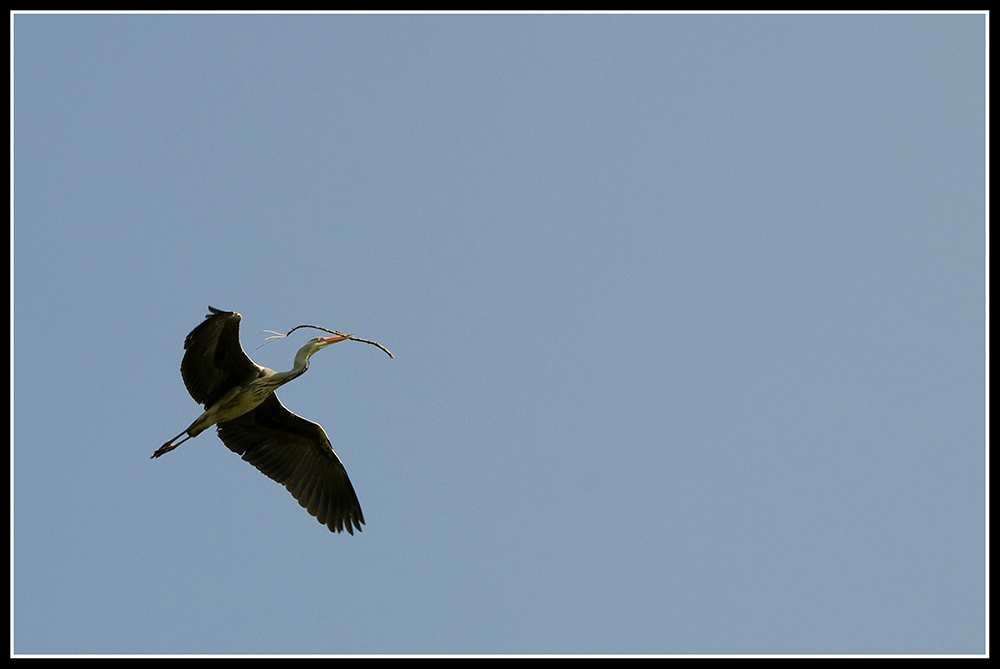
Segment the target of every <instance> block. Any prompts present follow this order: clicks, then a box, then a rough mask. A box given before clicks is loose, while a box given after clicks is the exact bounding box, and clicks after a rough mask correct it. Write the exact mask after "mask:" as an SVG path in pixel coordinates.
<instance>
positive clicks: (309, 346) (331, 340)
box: [295, 335, 354, 363]
mask: <svg viewBox="0 0 1000 669" xmlns="http://www.w3.org/2000/svg"><path fill="white" fill-rule="evenodd" d="M353 336H354V335H343V336H340V337H316V338H315V339H310V340H309V341H307V342H306V345H305V346H303V347H302V348H300V349H299V352H298V353H297V354H296V355H295V360H296V363H298V361H299V360H300V359H301V361H302V362H307V361H308V360H309V358H310V357H312V354H313V353H315V352H316V351H319V350H322V349H324V348H326V347H327V346H329V345H330V344H336V343H337V342H339V341H344V340H346V339H350V338H351V337H353Z"/></svg>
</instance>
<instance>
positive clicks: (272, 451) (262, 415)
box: [218, 393, 365, 534]
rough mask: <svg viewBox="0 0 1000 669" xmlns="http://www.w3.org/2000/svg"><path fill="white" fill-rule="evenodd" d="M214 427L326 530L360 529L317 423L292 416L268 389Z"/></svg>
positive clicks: (351, 496)
mask: <svg viewBox="0 0 1000 669" xmlns="http://www.w3.org/2000/svg"><path fill="white" fill-rule="evenodd" d="M218 430H219V437H220V438H221V439H222V441H223V443H225V444H226V446H227V447H228V448H229V450H231V451H233V452H234V453H238V454H240V455H242V456H243V459H244V460H246V461H247V462H249V463H250V464H252V465H253V466H254V467H256V468H257V469H259V470H260V472H261V473H262V474H264V475H265V476H267V477H269V478H271V479H273V480H275V481H277V482H278V483H280V484H282V485H283V486H285V487H286V488H288V492H290V493H292V497H294V498H295V499H297V500H298V501H299V504H301V505H302V507H303V508H305V509H306V510H307V511H308V512H309V513H310V514H312V515H313V516H316V520H318V521H319V522H321V523H322V524H324V525H326V526H327V527H329V528H330V531H331V532H340V531H342V530H343V529H344V528H345V527H346V529H347V531H348V532H350V533H351V534H354V528H357V529H358V531H360V530H361V525H362V523H364V522H365V519H364V516H363V515H361V504H360V503H359V502H358V496H357V495H356V494H355V493H354V486H352V485H351V479H350V478H348V476H347V470H345V469H344V465H343V464H341V462H340V458H338V457H337V454H336V453H334V452H333V447H332V446H330V439H329V438H328V437H327V436H326V432H325V431H324V430H323V428H322V427H321V426H320V425H318V424H316V423H314V422H312V421H310V420H306V419H305V418H302V417H301V416H296V415H295V414H293V413H292V412H291V411H289V410H288V409H286V408H285V406H284V405H283V404H282V403H281V402H279V401H278V398H277V396H276V395H274V394H273V393H272V394H271V395H270V396H269V397H268V398H267V399H266V400H264V402H263V403H262V404H261V405H260V406H258V407H257V408H256V409H254V410H252V411H248V412H247V413H245V414H243V415H242V416H240V417H239V418H236V419H234V420H230V421H226V422H224V423H219V425H218ZM352 524H353V527H352Z"/></svg>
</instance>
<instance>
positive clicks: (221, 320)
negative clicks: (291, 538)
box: [153, 307, 365, 534]
mask: <svg viewBox="0 0 1000 669" xmlns="http://www.w3.org/2000/svg"><path fill="white" fill-rule="evenodd" d="M209 311H211V313H210V314H209V315H208V316H207V317H206V318H205V320H204V321H203V322H202V323H201V324H200V325H199V326H198V327H196V328H195V329H194V330H192V331H191V334H189V335H188V336H187V339H185V340H184V350H185V354H184V359H183V361H182V362H181V377H182V378H183V379H184V385H185V386H187V389H188V392H189V393H191V397H193V398H194V400H195V401H196V402H198V403H200V404H203V405H205V412H204V413H202V415H201V416H199V417H198V419H197V420H195V421H194V422H193V423H192V424H191V425H190V426H189V427H188V428H187V429H186V430H184V432H181V433H180V434H179V435H177V436H176V437H174V438H173V439H171V440H170V441H168V442H167V443H165V444H164V445H163V446H161V447H160V448H159V449H157V451H156V452H155V453H153V457H154V458H158V457H160V456H161V455H163V454H164V453H168V452H170V451H172V450H174V449H175V448H177V447H178V446H179V445H180V444H182V443H184V442H185V441H187V440H188V439H191V438H193V437H197V436H198V435H199V434H201V433H202V432H204V431H205V430H207V429H208V428H210V427H211V426H212V425H217V426H218V427H217V429H218V432H219V438H220V439H222V441H223V443H224V444H225V445H226V446H227V447H228V448H229V450H231V451H233V452H235V453H238V454H239V455H241V456H243V459H244V460H246V461H247V462H249V463H250V464H252V465H253V466H254V467H256V468H257V469H258V470H260V471H261V473H263V474H264V475H266V476H268V477H269V478H271V479H273V480H275V481H277V482H278V483H281V484H282V485H284V486H285V487H286V488H287V489H288V491H289V492H290V493H291V494H292V496H293V497H295V499H297V500H298V501H299V504H301V505H302V506H303V507H304V508H305V509H306V510H307V511H309V513H310V514H312V515H313V516H316V519H317V520H319V522H321V523H323V524H324V525H326V526H327V527H328V528H330V531H331V532H340V531H342V529H344V528H345V527H346V529H347V531H348V532H350V533H351V534H354V529H355V528H356V529H358V530H359V531H360V530H361V525H362V524H363V523H364V522H365V520H364V516H363V515H362V514H361V505H360V503H359V502H358V498H357V495H356V494H355V493H354V487H353V486H352V485H351V481H350V479H349V478H348V476H347V471H346V470H345V469H344V465H343V464H342V463H341V462H340V458H338V457H337V454H336V453H335V452H334V451H333V447H332V446H331V445H330V439H329V438H328V437H327V435H326V432H325V431H324V430H323V428H322V427H321V426H319V425H318V424H316V423H313V422H312V421H308V420H306V419H305V418H302V417H301V416H296V415H295V414H293V413H292V412H291V411H289V410H288V409H286V408H285V407H284V405H283V404H282V403H281V402H280V401H278V398H277V396H276V395H275V394H274V391H275V390H276V389H277V388H279V387H280V386H282V385H284V384H286V383H288V382H289V381H291V380H292V379H295V378H298V377H299V376H301V375H302V374H304V373H305V371H306V370H307V369H308V368H309V358H310V357H311V356H312V355H313V354H314V353H316V352H317V351H319V350H321V349H323V348H326V347H327V346H329V345H330V344H336V343H337V342H340V341H344V340H346V339H350V338H351V335H344V336H339V337H317V338H316V339H312V340H310V341H309V342H308V343H306V345H305V346H303V347H302V348H301V349H299V352H298V353H296V355H295V363H294V365H293V366H292V369H291V370H290V371H287V372H275V371H274V370H272V369H268V368H267V367H261V366H260V365H258V364H256V363H255V362H254V361H253V360H251V359H250V358H249V356H247V354H246V352H244V351H243V347H242V346H241V345H240V332H239V328H240V319H242V316H240V314H238V313H236V312H232V311H219V310H218V309H213V308H212V307H209ZM181 437H184V438H183V439H181ZM178 439H180V441H178Z"/></svg>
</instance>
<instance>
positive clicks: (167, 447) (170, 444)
mask: <svg viewBox="0 0 1000 669" xmlns="http://www.w3.org/2000/svg"><path fill="white" fill-rule="evenodd" d="M185 434H187V430H184V431H183V432H181V433H180V434H179V435H177V436H176V437H174V438H173V439H171V440H170V441H168V442H167V443H165V444H163V446H160V447H159V448H158V449H156V452H155V453H153V455H152V457H151V458H150V460H152V459H153V458H158V457H160V456H161V455H163V454H164V453H169V452H170V451H172V450H174V449H175V448H177V447H178V446H180V445H181V444H183V443H184V442H185V441H187V440H188V439H190V438H191V435H189V434H188V436H186V437H184V435H185ZM181 437H184V438H183V439H181ZM178 439H181V440H180V441H177V440H178ZM175 441H176V442H177V443H176V444H175V443H174V442H175Z"/></svg>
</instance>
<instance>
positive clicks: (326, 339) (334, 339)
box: [323, 334, 354, 344]
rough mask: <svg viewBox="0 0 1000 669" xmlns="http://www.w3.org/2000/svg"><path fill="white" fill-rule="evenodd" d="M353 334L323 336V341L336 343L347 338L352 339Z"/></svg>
mask: <svg viewBox="0 0 1000 669" xmlns="http://www.w3.org/2000/svg"><path fill="white" fill-rule="evenodd" d="M353 336H354V335H352V334H349V335H344V336H343V337H323V341H325V342H326V343H327V344H336V343H337V342H338V341H344V340H345V339H350V338H351V337H353Z"/></svg>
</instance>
